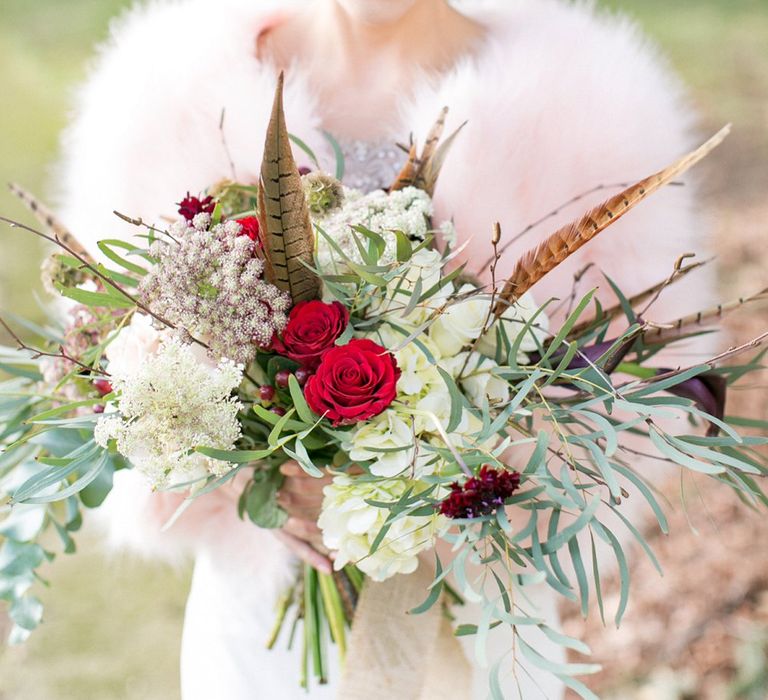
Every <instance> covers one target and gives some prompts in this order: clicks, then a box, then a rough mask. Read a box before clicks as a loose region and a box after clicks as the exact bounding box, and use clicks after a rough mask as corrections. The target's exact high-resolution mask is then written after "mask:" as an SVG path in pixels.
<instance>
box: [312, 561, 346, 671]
mask: <svg viewBox="0 0 768 700" xmlns="http://www.w3.org/2000/svg"><path fill="white" fill-rule="evenodd" d="M318 581H319V583H320V593H321V594H322V597H323V608H324V609H325V613H326V615H327V617H328V626H329V627H330V630H331V636H332V638H333V641H334V642H335V643H336V644H337V645H338V647H339V654H340V655H341V660H342V661H343V660H344V658H345V657H346V654H347V635H346V630H345V628H344V610H343V608H342V604H341V596H340V595H339V589H338V588H337V587H336V582H335V580H334V578H333V575H332V574H319V576H318Z"/></svg>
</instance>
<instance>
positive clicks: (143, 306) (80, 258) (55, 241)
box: [0, 216, 210, 350]
mask: <svg viewBox="0 0 768 700" xmlns="http://www.w3.org/2000/svg"><path fill="white" fill-rule="evenodd" d="M0 221H3V222H5V223H6V224H8V225H9V226H10V227H11V228H20V229H22V230H24V231H28V232H29V233H33V234H34V235H36V236H39V237H40V238H43V239H45V240H46V241H49V242H50V243H53V244H54V245H57V246H59V247H60V248H62V249H63V250H65V251H67V253H69V254H70V255H71V256H73V257H74V258H75V259H76V260H77V261H78V262H80V263H81V264H82V265H83V266H84V267H85V268H86V269H88V270H90V271H91V272H92V273H93V274H94V275H96V276H97V277H98V278H99V279H101V280H102V281H104V282H106V283H107V284H108V285H109V286H110V287H112V288H113V289H114V290H116V291H117V292H119V293H120V294H122V295H123V296H124V297H125V298H126V299H128V300H129V301H130V302H131V303H132V304H134V305H135V306H136V307H137V308H139V309H141V310H142V311H144V312H145V313H146V314H148V315H150V316H151V317H152V318H154V319H155V320H157V321H159V322H160V323H162V324H163V325H165V326H167V327H168V328H172V329H174V330H175V329H176V326H175V325H174V324H173V323H171V322H170V321H169V320H167V319H165V318H163V317H162V316H160V315H158V314H156V313H155V312H154V311H152V310H151V309H150V308H149V307H148V306H147V305H146V304H143V303H142V302H141V301H139V300H138V299H137V298H136V297H134V296H133V295H132V294H131V293H130V292H127V291H125V289H123V288H122V287H121V286H120V285H119V284H117V283H116V282H114V281H113V280H111V279H110V278H109V277H108V276H107V275H105V274H104V273H103V272H101V271H100V270H99V269H98V268H97V267H95V266H94V265H92V264H91V263H90V262H88V260H86V259H85V258H84V257H83V256H82V255H80V254H79V253H78V252H77V251H75V250H73V249H72V248H70V247H69V246H68V245H67V244H66V243H64V242H63V241H61V240H60V239H59V237H58V236H56V235H54V236H49V235H48V234H46V233H43V232H42V231H38V230H37V229H35V228H32V227H31V226H27V225H26V224H22V223H19V222H18V221H14V220H13V219H8V218H6V217H5V216H0ZM189 337H190V338H192V341H193V342H195V343H197V344H198V345H201V346H202V347H204V348H206V349H208V350H210V348H209V347H208V345H206V344H205V343H204V342H203V341H201V340H198V339H197V338H194V337H193V336H191V335H190V336H189Z"/></svg>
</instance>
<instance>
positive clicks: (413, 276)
mask: <svg viewBox="0 0 768 700" xmlns="http://www.w3.org/2000/svg"><path fill="white" fill-rule="evenodd" d="M442 268H443V258H442V255H441V253H440V252H439V251H437V250H432V249H429V248H422V249H421V250H419V251H418V252H417V253H415V254H414V255H413V256H412V257H411V259H410V260H409V261H408V269H407V271H406V272H405V274H403V275H401V276H399V277H396V278H395V279H393V280H392V281H391V282H390V283H389V285H388V286H387V289H386V291H385V292H383V295H384V296H383V298H382V299H380V300H378V301H374V302H373V304H372V305H371V308H372V310H373V311H374V313H379V314H382V315H385V316H386V315H389V316H391V317H392V318H393V322H397V323H398V325H400V324H402V323H403V322H405V323H408V324H411V325H417V326H418V325H419V324H421V323H424V321H426V320H427V318H428V317H429V316H430V314H432V313H433V311H435V310H437V309H440V308H441V307H442V305H443V304H444V303H445V299H446V298H447V294H448V291H449V290H448V289H446V287H443V288H442V289H440V290H439V291H438V292H436V293H435V294H433V295H432V296H431V297H430V298H429V299H426V300H424V301H423V302H422V303H421V304H419V306H418V307H416V308H415V309H414V310H413V311H412V312H411V313H409V314H408V316H407V317H403V311H404V310H405V309H406V307H407V306H408V304H410V303H411V295H412V294H413V292H414V290H415V289H416V283H417V281H418V280H421V293H422V294H423V293H424V292H426V291H428V290H430V289H431V288H432V287H434V286H435V285H436V284H437V283H438V282H439V281H440V278H441V276H442ZM447 287H450V285H447Z"/></svg>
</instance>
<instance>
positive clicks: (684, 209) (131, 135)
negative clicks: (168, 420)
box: [59, 0, 714, 697]
mask: <svg viewBox="0 0 768 700" xmlns="http://www.w3.org/2000/svg"><path fill="white" fill-rule="evenodd" d="M301 5H302V2H297V1H295V0H294V1H293V2H285V0H281V1H278V0H269V1H267V0H261V1H259V0H248V1H245V0H240V1H239V2H231V1H230V2H229V3H226V4H222V3H213V2H204V1H201V0H183V1H181V2H178V1H177V2H163V3H157V2H156V3H153V4H151V5H149V6H148V7H146V8H143V9H137V10H134V11H132V12H131V13H129V14H128V15H127V16H126V17H124V18H123V19H121V20H120V21H119V22H117V23H116V24H115V26H114V28H113V31H112V37H111V39H110V41H109V42H108V43H107V44H106V45H105V46H104V47H103V49H102V51H101V54H100V57H99V59H98V61H97V62H96V64H95V65H94V68H93V70H92V72H91V76H90V79H89V80H88V81H87V83H86V84H85V86H84V87H83V88H82V90H81V91H80V92H79V94H78V97H77V103H76V108H75V114H74V120H73V123H72V126H71V128H70V129H69V130H68V132H67V134H66V137H65V158H64V160H63V163H62V167H61V169H60V178H59V184H60V190H61V191H60V197H59V201H60V205H61V206H62V207H63V212H64V221H65V222H66V223H67V224H68V225H69V226H70V227H71V228H72V230H73V231H75V232H76V234H77V235H78V236H79V237H80V238H81V239H82V240H83V242H84V243H86V244H87V245H88V246H89V247H90V248H91V249H94V250H95V243H96V241H97V240H98V239H100V238H107V237H109V238H114V237H120V236H124V237H127V236H132V235H134V234H136V233H137V232H138V231H137V230H136V229H135V228H132V227H130V226H128V225H126V224H124V223H123V222H121V221H119V220H118V219H116V218H115V217H114V216H113V214H112V210H113V209H117V210H119V211H121V212H123V213H126V214H130V215H131V216H134V217H136V216H140V217H142V218H143V219H144V220H145V221H147V222H157V223H162V218H161V217H163V216H174V214H175V211H174V209H175V207H174V202H178V201H179V199H180V198H181V197H183V196H184V193H185V192H186V191H187V190H190V191H191V192H193V193H196V192H199V191H200V190H202V189H204V188H205V187H206V186H208V185H210V184H211V183H214V182H216V181H217V180H219V179H221V178H222V177H227V176H230V175H231V173H230V168H229V164H228V159H227V156H226V153H225V150H224V148H223V147H222V143H221V139H220V135H219V130H218V125H219V121H220V117H221V113H222V110H225V114H226V118H225V122H224V130H225V132H226V139H227V142H228V146H229V149H230V151H231V153H232V157H233V159H234V163H235V167H236V172H237V176H238V178H239V179H240V180H244V181H254V180H255V179H256V177H257V175H258V172H259V166H260V159H261V150H262V145H263V138H264V132H265V127H266V124H267V120H268V117H269V112H270V108H271V101H272V95H273V92H274V86H275V78H276V76H275V70H274V68H273V67H272V66H271V65H267V64H260V63H259V62H258V61H257V59H256V58H255V57H254V39H255V37H256V35H257V34H258V33H259V32H260V31H261V30H262V29H263V28H264V27H265V26H267V25H268V24H269V23H270V22H274V21H277V20H276V19H275V17H276V14H275V13H276V12H277V13H278V15H279V14H280V13H281V12H290V11H293V8H294V7H300V6H301ZM457 6H458V7H459V8H460V9H461V10H462V11H464V12H466V13H467V14H469V15H471V16H472V17H474V18H475V19H476V20H478V21H479V22H481V23H482V24H484V25H485V26H486V27H487V30H488V35H487V41H486V43H485V45H484V46H483V47H482V49H481V50H480V51H479V53H478V54H477V55H476V56H475V57H474V58H472V59H467V60H464V61H462V62H460V63H459V64H458V65H457V66H456V67H455V69H454V70H452V71H451V72H450V73H448V74H447V75H445V76H442V77H440V78H430V77H427V76H423V77H421V78H420V79H418V80H417V87H416V89H415V90H414V91H413V93H412V94H411V95H410V96H408V95H404V96H401V97H400V98H399V99H400V102H401V106H400V108H399V109H400V113H401V115H402V117H401V119H400V120H399V121H400V125H399V128H398V129H397V130H395V132H393V133H392V134H391V135H392V137H393V138H398V139H400V140H403V139H405V138H407V135H408V133H409V131H411V130H412V131H413V132H414V134H415V136H416V138H417V139H420V140H421V141H423V139H424V135H425V134H426V132H427V130H428V129H429V127H430V125H431V124H432V122H433V121H434V119H435V118H436V117H437V115H438V113H439V111H440V109H441V108H442V107H443V106H444V105H447V106H449V108H450V115H449V120H448V124H449V128H455V127H456V126H457V125H459V124H460V123H462V122H464V121H466V122H467V125H466V127H465V128H464V130H463V131H462V133H461V135H460V137H459V138H458V139H457V140H456V142H455V144H454V147H453V149H452V151H451V153H450V155H449V157H448V160H447V162H446V164H445V168H444V171H443V173H442V175H441V177H440V182H439V186H438V190H437V193H436V198H435V205H436V209H437V212H438V218H440V217H442V218H450V217H453V218H454V220H455V222H456V225H457V228H458V231H459V235H460V238H461V239H462V240H466V239H468V238H469V237H472V242H471V243H470V245H469V246H468V247H467V249H466V259H467V260H468V261H469V263H470V269H473V265H474V267H475V268H477V267H478V266H480V265H481V263H482V261H483V260H484V259H485V258H486V257H487V256H488V254H489V253H490V233H491V230H492V225H493V222H495V221H499V222H500V223H501V224H502V228H503V231H504V233H505V234H506V235H507V236H512V235H513V234H515V233H516V232H518V231H519V230H521V229H523V228H524V227H525V226H526V224H528V223H530V222H532V221H534V220H536V219H538V218H540V217H541V216H542V215H544V214H546V213H547V212H549V211H550V210H552V209H553V208H555V207H557V206H558V205H560V204H562V203H563V202H565V201H567V200H568V199H570V198H571V197H573V196H574V195H577V194H579V193H581V192H584V191H586V190H589V189H590V188H593V187H595V186H596V185H600V184H606V185H607V184H611V183H618V182H630V181H632V180H635V179H639V178H640V177H643V176H645V175H648V174H650V173H651V172H653V171H655V170H657V169H660V168H661V167H663V166H665V165H667V164H668V163H669V162H671V161H672V160H673V159H675V158H677V157H678V156H680V155H682V154H683V153H685V152H686V151H687V150H689V149H690V148H691V147H692V146H693V145H695V144H696V141H697V138H694V136H693V134H692V126H693V119H692V115H691V112H690V110H689V108H688V105H687V104H686V100H685V98H684V95H683V93H682V90H681V87H680V85H679V83H678V81H677V80H676V79H675V78H674V76H672V75H671V73H670V72H669V70H668V68H667V66H666V65H665V63H664V62H663V61H662V60H661V59H660V58H659V56H658V54H657V52H656V50H655V49H654V47H653V46H650V45H649V44H648V42H647V41H646V40H645V39H644V38H643V37H642V36H641V35H640V34H639V33H638V31H637V30H636V28H635V27H634V26H633V25H632V24H631V23H629V22H628V21H626V20H625V19H622V18H618V17H612V16H609V15H607V14H604V13H598V12H596V11H595V10H594V9H593V8H592V6H591V5H590V4H584V3H575V4H569V3H565V2H560V1H557V0H518V1H512V2H510V1H509V0H476V1H472V0H467V1H466V2H462V3H457ZM225 7H226V9H225ZM340 89H343V84H342V83H341V82H340ZM393 98H394V96H393ZM285 108H286V114H287V121H288V124H289V129H290V131H291V132H292V133H294V134H296V135H298V136H300V137H301V138H302V139H303V140H304V141H306V142H307V143H308V144H309V145H310V146H311V147H312V148H313V149H314V150H315V151H316V153H318V154H319V156H320V159H321V162H323V163H325V164H327V167H328V168H329V169H330V168H331V163H332V156H331V153H330V149H329V147H328V144H327V142H326V140H325V139H324V137H323V136H322V134H321V132H320V128H321V126H322V105H320V104H318V103H317V100H316V99H315V98H314V97H313V95H312V90H311V86H309V85H307V84H306V81H305V80H304V79H303V78H302V76H301V75H300V74H298V73H297V71H296V70H289V71H288V73H287V80H286V89H285ZM350 118H353V117H352V116H350ZM372 136H381V134H373V135H372ZM297 159H298V160H299V161H300V163H303V161H306V156H304V155H303V154H302V153H301V152H299V151H297ZM685 180H686V182H688V183H689V178H687V177H686V178H685ZM614 192H616V189H612V190H606V191H605V192H601V193H599V194H595V195H593V196H591V197H589V198H587V199H584V200H582V201H581V202H579V203H578V204H575V205H573V206H570V207H568V208H567V209H566V210H565V211H563V212H562V213H561V214H560V215H559V216H558V217H556V218H555V219H552V220H550V221H548V222H547V223H546V224H545V225H543V226H540V227H538V228H537V229H536V230H535V231H534V232H532V233H531V234H529V235H528V236H527V237H526V238H525V239H524V240H523V241H521V242H520V243H519V244H517V245H516V246H515V247H514V249H513V250H511V251H509V252H508V253H507V254H506V255H505V256H504V258H503V263H502V265H500V268H499V273H500V275H503V273H504V271H505V270H509V269H510V268H511V266H512V264H513V263H514V260H515V258H516V256H517V255H518V254H519V253H520V252H521V251H523V250H525V249H526V248H527V247H529V246H531V245H533V244H534V243H535V242H537V241H539V240H541V239H542V238H543V236H544V235H545V234H547V233H549V232H551V231H552V230H554V228H555V227H556V225H557V224H560V223H563V222H565V221H567V220H568V219H571V218H575V217H576V216H578V215H579V214H581V213H582V212H583V211H584V210H585V209H586V207H587V205H589V204H594V203H596V202H597V201H599V200H600V199H601V198H605V196H606V195H607V194H612V193H614ZM685 252H698V253H699V254H702V255H706V252H707V241H706V240H705V236H704V228H703V226H702V222H701V221H700V219H699V217H698V215H697V213H696V211H695V188H694V187H693V186H691V185H690V184H688V185H687V186H686V187H675V188H670V189H667V190H666V191H664V192H662V193H660V194H658V195H655V196H654V197H653V199H652V200H651V201H648V202H647V203H644V204H642V205H641V206H640V207H639V208H638V209H637V210H636V211H634V212H632V213H630V214H628V215H627V216H626V217H625V219H623V220H622V221H621V222H619V223H618V224H616V225H615V226H614V227H613V228H612V229H611V230H609V231H607V232H606V233H604V234H603V235H602V236H601V238H600V239H599V240H598V241H597V242H595V243H592V244H590V245H588V246H587V247H586V248H585V249H583V250H582V251H581V252H580V253H579V254H578V255H575V256H573V258H572V260H570V261H569V262H568V263H567V264H565V265H563V266H562V269H561V270H559V271H558V272H556V273H554V274H552V275H551V276H550V277H549V278H548V279H545V280H544V281H543V282H542V283H540V284H539V285H538V286H537V287H536V288H535V289H534V293H535V295H536V298H537V299H538V300H539V301H544V300H545V299H547V298H548V297H549V296H557V297H563V296H565V295H567V293H568V292H569V291H570V287H571V279H572V275H573V274H574V272H575V271H576V270H578V269H580V268H581V267H583V266H584V265H585V264H586V263H588V262H595V263H597V265H596V266H595V267H594V268H592V269H591V270H590V272H589V273H588V274H587V276H586V278H585V279H584V280H583V282H582V284H581V289H582V291H583V292H586V291H587V290H588V289H589V288H590V287H592V286H600V288H601V291H600V295H601V296H602V297H603V298H604V299H605V300H607V301H608V302H609V303H611V302H612V301H613V298H612V296H611V293H610V290H607V291H606V288H607V285H606V283H605V281H604V279H603V278H602V276H601V274H600V272H599V270H600V269H603V270H605V271H606V272H607V273H608V274H609V275H610V276H611V277H612V278H613V279H614V280H616V281H618V282H619V284H620V285H621V287H622V288H623V289H624V290H625V291H626V292H628V293H632V292H637V291H639V290H641V289H643V288H645V287H646V286H649V285H650V284H653V283H655V282H657V281H660V280H661V279H663V278H664V277H666V276H667V275H668V274H669V272H670V270H671V267H672V264H673V262H674V260H675V258H676V257H677V256H678V255H680V254H681V253H685ZM481 272H482V273H487V269H486V270H481ZM713 288H714V286H713V279H712V276H711V272H707V271H706V270H705V271H704V272H703V273H701V274H699V275H698V276H697V277H695V278H691V279H689V280H687V281H686V282H684V283H683V284H681V285H680V286H679V287H675V288H674V290H673V291H672V292H671V293H669V294H667V295H665V296H664V297H663V298H662V300H660V302H659V303H658V304H657V305H656V306H655V308H654V312H653V314H652V318H653V319H655V320H666V319H669V318H673V317H675V316H676V315H679V314H680V313H682V312H683V311H689V310H692V309H694V308H698V307H704V306H706V305H707V304H708V303H710V302H711V301H712V297H713ZM227 492H228V493H223V494H213V495H209V496H206V497H204V498H201V499H199V500H198V501H196V502H195V503H194V504H193V505H192V506H191V507H190V508H189V509H188V510H187V511H186V512H184V513H183V514H182V515H181V516H180V517H179V518H178V521H177V522H176V523H175V524H174V525H173V526H172V527H171V528H169V529H168V531H166V532H163V533H162V534H161V533H160V531H159V530H160V527H161V526H162V524H163V523H164V522H166V521H167V519H168V518H169V517H170V516H171V514H172V513H173V512H174V510H175V509H176V507H177V506H178V503H179V498H178V497H176V496H168V495H160V494H150V493H149V491H148V490H147V488H146V487H145V486H144V485H143V484H141V483H138V482H137V481H136V478H135V476H134V475H133V474H129V473H126V474H121V475H119V479H118V481H117V484H116V488H115V490H114V492H113V494H112V495H111V496H110V498H109V504H110V508H111V513H112V517H111V518H110V520H111V531H112V536H113V538H114V540H115V541H116V542H119V543H122V544H126V545H128V546H131V547H132V548H134V549H136V550H139V551H143V552H153V553H161V552H165V554H166V555H169V556H175V555H178V552H179V551H180V550H181V547H182V546H186V547H187V548H189V547H191V548H193V549H197V550H205V551H206V556H217V558H218V563H217V566H221V567H228V566H232V567H236V566H238V563H237V562H238V560H240V561H242V560H243V558H245V559H246V560H248V561H251V562H255V561H256V560H257V559H258V560H259V561H260V562H262V563H263V565H264V566H263V567H259V566H256V567H254V568H255V569H257V570H258V573H257V572H254V575H261V577H262V581H263V583H264V585H265V586H266V590H269V589H272V591H273V592H275V593H276V591H278V590H279V587H280V585H281V582H282V581H284V580H285V577H286V575H287V574H286V572H287V571H288V570H289V568H290V567H289V566H287V564H288V561H289V557H288V555H287V553H286V552H285V551H284V550H283V549H282V546H281V545H278V544H277V543H276V542H275V541H274V539H273V538H272V537H271V536H270V535H269V534H267V533H265V532H261V531H259V530H257V529H256V528H254V527H253V526H251V525H249V524H247V523H243V522H241V521H239V520H238V518H237V515H236V513H235V509H234V507H233V500H234V497H235V487H234V486H230V487H228V489H227ZM212 552H213V553H214V554H211V553H212ZM267 552H269V554H267ZM249 567H250V564H249ZM201 585H202V584H201ZM190 697H191V695H190Z"/></svg>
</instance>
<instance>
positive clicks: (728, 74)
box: [0, 0, 768, 700]
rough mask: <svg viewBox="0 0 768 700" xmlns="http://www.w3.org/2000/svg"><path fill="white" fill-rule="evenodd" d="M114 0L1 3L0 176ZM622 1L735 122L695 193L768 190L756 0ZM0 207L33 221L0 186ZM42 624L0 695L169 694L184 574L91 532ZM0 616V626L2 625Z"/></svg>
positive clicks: (11, 247)
mask: <svg viewBox="0 0 768 700" xmlns="http://www.w3.org/2000/svg"><path fill="white" fill-rule="evenodd" d="M255 2H256V0H254V3H255ZM127 4H128V3H127V2H126V1H125V0H67V2H61V0H34V2H30V1H29V0H2V5H1V6H0V94H2V95H3V108H2V109H0V181H2V182H3V183H4V182H6V181H9V180H14V181H17V182H19V183H20V184H22V185H24V186H25V187H27V188H28V189H30V190H32V191H33V192H36V193H39V194H41V195H43V196H44V198H46V197H45V193H46V192H50V191H51V190H52V189H54V188H52V187H51V185H52V183H51V180H50V177H51V176H50V173H51V171H50V166H51V163H53V162H54V161H55V158H56V154H57V144H58V134H59V132H60V130H61V129H62V128H63V126H64V125H65V123H66V120H67V112H68V109H69V107H70V105H71V98H72V89H73V86H74V85H76V83H77V82H78V81H79V80H81V79H82V78H83V77H84V75H85V73H86V66H87V62H88V59H89V57H90V56H91V55H92V48H93V45H94V42H97V41H101V40H102V39H103V38H104V37H106V35H107V26H108V20H109V18H110V17H111V16H113V15H114V14H115V13H116V12H117V11H118V10H119V9H120V8H121V7H124V6H126V5H127ZM602 4H603V5H605V6H607V7H610V8H614V9H619V10H622V11H625V12H628V13H629V14H630V15H632V16H634V17H636V18H637V20H638V21H639V22H640V24H641V25H642V26H643V27H644V28H645V29H646V30H647V31H648V32H649V34H651V35H652V36H653V37H654V38H655V39H656V40H657V42H658V43H659V44H660V45H661V46H662V47H663V49H664V51H665V52H666V53H667V54H668V56H669V58H670V60H671V62H672V64H673V65H674V66H675V68H676V69H677V70H678V71H679V72H680V73H681V74H682V75H683V77H684V79H685V80H686V81H687V82H688V84H689V85H690V87H691V94H692V96H693V99H694V100H695V102H696V103H697V105H698V106H699V108H700V111H701V112H702V115H703V126H704V127H705V128H706V129H707V130H711V129H712V128H714V127H716V126H718V125H720V124H722V123H724V122H727V121H733V122H734V127H735V129H734V134H733V136H732V138H731V139H730V140H729V143H728V144H727V145H726V146H725V147H724V148H723V149H719V150H718V152H716V154H715V156H714V157H713V159H712V161H711V163H710V170H709V173H710V175H709V179H708V186H707V191H708V192H709V193H710V194H711V196H712V197H713V198H714V199H715V200H717V201H718V202H719V203H720V204H719V206H726V207H729V206H730V207H732V208H733V209H736V208H738V207H742V206H744V205H745V203H746V204H749V205H751V204H753V203H754V202H757V201H764V199H765V193H766V192H768V167H766V162H768V3H767V2H766V0H676V1H675V2H670V1H669V0H605V2H603V3H602ZM0 213H3V214H4V215H8V216H11V217H15V218H19V219H22V220H24V221H27V222H30V223H31V219H30V218H29V217H28V216H27V214H26V212H25V211H24V210H23V208H22V207H20V206H19V205H18V204H17V203H16V202H15V201H14V200H13V199H12V198H11V197H10V196H9V195H8V194H7V193H6V191H5V189H4V188H2V189H0ZM0 236H2V238H0V309H9V308H12V309H13V310H14V311H15V312H16V313H19V314H22V315H30V316H39V314H40V311H39V308H38V306H37V303H36V302H35V299H34V294H35V293H36V292H37V290H38V289H39V288H38V283H37V274H36V269H37V266H38V264H39V260H40V257H41V254H42V247H41V246H40V245H39V244H38V242H37V241H35V240H34V239H32V238H30V237H27V236H25V235H24V234H22V233H21V232H18V231H10V230H8V229H6V228H2V229H0ZM47 573H48V575H49V578H50V582H51V587H50V589H47V588H42V587H41V592H40V595H41V597H42V598H43V600H44V602H45V603H46V621H45V624H44V625H43V627H42V628H41V629H40V630H39V631H38V632H37V633H36V634H35V635H33V637H32V639H31V640H30V642H29V643H28V644H27V645H25V646H24V647H22V648H14V649H7V650H4V651H3V650H0V700H22V699H23V700H29V699H32V698H34V699H35V700H75V699H77V700H80V699H82V698H98V699H99V700H111V699H112V698H114V699H117V698H121V699H126V700H133V699H134V698H136V699H138V698H142V699H143V700H155V699H157V700H160V699H163V700H167V699H168V698H173V697H178V682H177V663H178V646H179V635H180V627H181V618H182V613H183V599H184V591H185V589H186V580H187V573H186V572H182V573H174V572H171V571H169V570H166V569H164V568H159V567H153V566H149V565H146V564H140V563H136V562H130V561H127V560H118V561H108V560H107V559H106V558H105V557H104V556H103V555H102V554H101V553H100V551H99V549H98V546H97V545H96V544H95V542H94V540H93V539H92V538H90V537H85V538H82V542H81V551H80V552H79V553H78V554H77V556H75V557H67V558H62V559H60V560H58V561H57V562H55V566H53V567H51V568H50V569H49V571H48V572H47ZM1 626H2V625H1V624H0V627H1Z"/></svg>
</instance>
